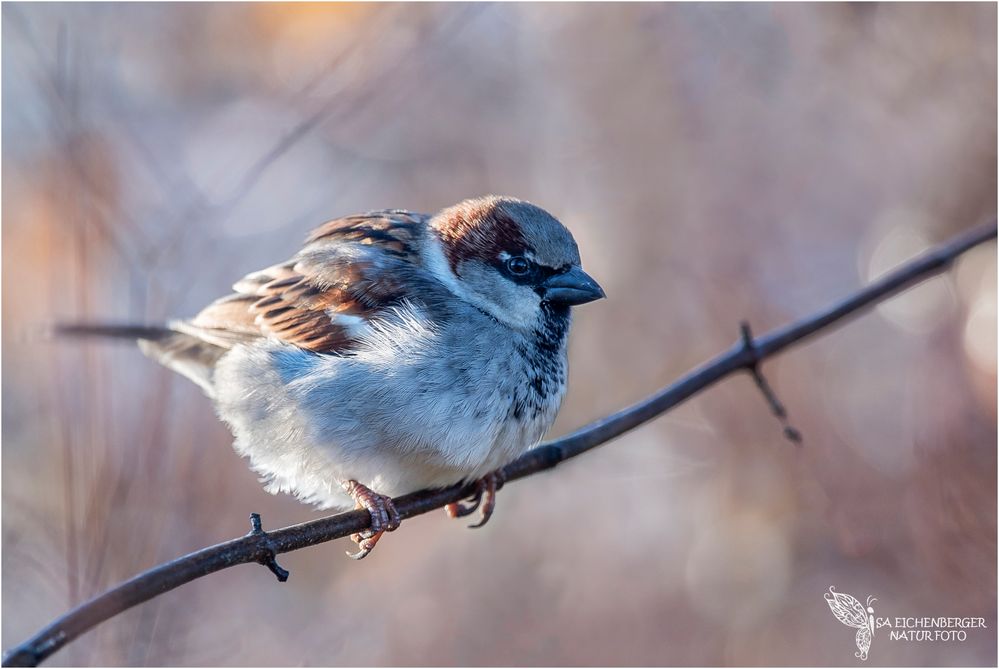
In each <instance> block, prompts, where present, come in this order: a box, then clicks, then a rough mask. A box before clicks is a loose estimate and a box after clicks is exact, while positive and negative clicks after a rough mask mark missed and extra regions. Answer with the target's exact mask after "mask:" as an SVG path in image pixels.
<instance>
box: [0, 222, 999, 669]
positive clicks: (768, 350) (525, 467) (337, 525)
mask: <svg viewBox="0 0 999 669" xmlns="http://www.w3.org/2000/svg"><path fill="white" fill-rule="evenodd" d="M995 236H996V222H995V220H994V219H993V220H992V221H991V222H989V223H988V224H986V225H984V226H982V227H978V228H974V229H972V230H969V231H968V232H965V233H963V234H961V235H958V236H956V237H954V238H953V239H952V240H950V241H948V242H947V243H945V244H942V245H941V246H939V247H937V248H936V249H934V250H932V251H930V252H928V253H926V254H924V255H922V256H920V257H918V258H915V259H914V260H911V261H909V262H907V263H905V264H903V265H902V266H900V267H898V268H897V269H895V270H893V271H892V272H889V273H888V274H886V275H884V276H883V277H881V278H880V279H878V280H877V281H875V282H873V283H871V284H869V285H868V286H866V287H864V288H862V289H861V290H858V291H857V292H855V293H854V294H852V295H850V296H849V297H847V298H846V299H844V300H842V301H841V302H837V303H836V304H833V305H831V306H830V307H828V308H826V309H824V310H822V311H819V312H817V313H816V314H813V315H812V316H808V317H806V318H803V319H801V320H799V321H795V322H793V323H790V324H788V325H786V326H784V327H782V328H778V329H777V330H774V331H773V332H770V333H768V334H765V335H763V336H762V337H752V336H751V334H750V333H748V331H746V332H745V333H744V337H743V338H742V339H741V340H740V341H739V342H738V343H736V344H735V345H734V346H733V347H732V348H731V349H730V350H729V351H728V352H726V353H723V354H721V355H719V356H717V357H715V358H714V359H713V360H711V361H709V362H707V363H705V364H704V365H702V366H700V367H698V368H697V369H694V370H693V371H691V372H689V373H687V374H686V375H685V376H683V377H681V378H680V379H679V380H677V381H676V382H675V383H672V384H670V385H669V386H666V387H665V388H663V389H662V390H660V391H659V392H657V393H656V394H654V395H652V396H651V397H649V398H647V399H645V400H643V401H642V402H639V403H638V404H635V405H633V406H631V407H628V408H627V409H623V410H622V411H619V412H617V413H615V414H613V415H611V416H608V417H606V418H602V419H600V420H598V421H596V422H594V423H591V424H590V425H587V426H586V427H584V428H582V429H580V430H577V431H576V432H573V433H572V434H569V435H567V436H565V437H562V438H561V439H557V440H555V441H552V442H549V443H547V444H542V445H541V446H539V447H537V448H535V449H533V450H531V451H529V452H527V453H525V454H524V455H523V456H522V457H520V458H518V459H517V460H515V461H514V462H512V463H510V464H509V465H507V466H506V467H505V468H504V469H503V475H504V478H505V480H506V482H510V481H515V480H517V479H520V478H524V477H526V476H530V475H531V474H535V473H537V472H540V471H544V470H546V469H551V468H553V467H555V466H556V465H557V464H559V463H560V462H563V461H565V460H568V459H569V458H573V457H576V456H577V455H580V454H581V453H585V452H586V451H588V450H590V449H592V448H595V447H597V446H599V445H601V444H604V443H606V442H608V441H610V440H611V439H614V438H615V437H617V436H619V435H621V434H623V433H625V432H627V431H628V430H631V429H633V428H635V427H638V426H639V425H641V424H643V423H645V422H647V421H649V420H651V419H653V418H655V417H656V416H659V415H660V414H662V413H663V412H665V411H666V410H668V409H671V408H672V407H675V406H677V405H678V404H680V403H681V402H683V401H685V400H687V399H688V398H690V397H691V396H692V395H694V394H695V393H697V392H700V391H701V390H704V389H705V388H707V387H709V386H711V385H713V384H715V383H717V382H718V381H719V380H721V379H722V378H724V377H726V376H728V375H730V374H732V373H734V372H737V371H742V370H746V371H750V372H752V370H753V369H755V368H757V367H758V365H759V364H760V363H761V362H762V361H763V360H765V359H767V358H769V357H772V356H774V355H776V354H777V353H779V352H780V351H782V350H784V349H786V348H788V347H790V346H792V345H793V344H797V343H798V342H801V341H803V340H804V339H806V338H808V337H810V336H811V335H813V334H816V333H817V332H820V331H822V330H825V329H826V328H829V327H830V326H832V325H833V324H838V323H839V322H841V321H843V320H845V319H846V318H847V317H850V316H854V315H857V314H858V313H860V312H861V311H862V310H864V309H866V308H869V307H871V306H873V305H875V304H877V303H878V302H881V301H883V300H885V299H887V298H888V297H890V296H891V295H894V294H896V293H898V292H900V291H902V290H904V289H906V288H909V287H911V286H913V285H915V284H917V283H919V282H920V281H923V280H924V279H927V278H929V277H930V276H933V275H935V274H938V273H940V272H942V271H943V270H944V269H946V268H947V267H949V266H950V265H951V263H952V262H953V261H954V259H955V258H957V257H958V256H959V255H961V254H962V253H964V252H965V251H967V250H968V249H970V248H972V247H973V246H976V245H978V244H981V243H983V242H985V241H988V240H990V239H993V238H995ZM746 337H748V341H747V339H746ZM767 387H768V388H769V386H767ZM771 392H772V391H771ZM778 406H779V403H778ZM475 489H476V488H475V484H474V483H469V484H467V485H455V486H452V487H450V488H446V489H444V490H426V491H421V492H415V493H412V494H409V495H405V496H403V497H399V498H398V499H396V500H395V506H396V509H398V511H399V515H400V516H401V517H402V518H403V519H406V518H412V517H413V516H417V515H420V514H423V513H427V512H428V511H433V510H434V509H439V508H441V507H443V506H444V505H445V504H450V503H452V502H458V501H461V500H463V499H466V498H468V497H469V496H471V495H473V493H474V492H475ZM370 522H371V517H370V516H369V515H368V513H367V511H364V510H358V511H351V512H348V513H341V514H337V515H335V516H329V517H327V518H321V519H319V520H314V521H310V522H308V523H302V524H300V525H293V526H291V527H285V528H282V529H279V530H274V531H272V532H264V531H263V530H262V529H260V524H259V516H256V517H255V518H254V519H253V520H252V526H253V530H252V531H251V532H250V533H249V534H247V535H246V536H244V537H241V538H239V539H233V540H232V541H227V542H225V543H221V544H217V545H215V546H211V547H209V548H204V549H202V550H199V551H195V552H194V553H190V554H188V555H185V556H184V557H181V558H177V559H176V560H173V561H172V562H167V563H166V564H162V565H160V566H158V567H154V568H152V569H150V570H149V571H146V572H143V573H141V574H139V575H138V576H135V577H134V578H132V579H130V580H128V581H125V582H124V583H122V584H121V585H119V586H117V587H116V588H113V589H112V590H109V591H107V592H105V593H104V594H102V595H100V596H98V597H95V598H94V599H92V600H90V601H89V602H86V603H85V604H83V605H81V606H79V607H77V608H76V609H74V610H72V611H70V612H69V613H67V614H65V615H63V616H62V617H60V618H58V619H57V620H55V621H54V622H52V623H51V624H50V625H48V626H47V627H46V628H45V629H43V630H42V631H40V632H39V633H38V634H36V635H35V636H33V637H32V638H30V639H28V640H27V641H25V642H24V643H22V644H20V645H19V646H17V647H15V648H13V649H11V650H10V651H9V652H8V653H7V654H6V655H5V656H4V659H3V666H34V665H37V664H38V663H39V662H41V661H42V660H44V659H45V658H47V657H49V656H50V655H52V654H53V653H55V652H56V651H57V650H59V649H60V648H62V647H63V646H65V645H66V644H67V643H69V642H70V641H72V640H73V639H75V638H77V637H78V636H80V635H81V634H83V633H84V632H86V631H88V630H90V629H92V628H93V627H95V626H97V625H98V624H100V623H101V622H103V621H105V620H107V619H109V618H111V617H112V616H115V615H117V614H119V613H121V612H122V611H125V610H126V609H129V608H131V607H133V606H135V605H136V604H141V603H142V602H145V601H147V600H149V599H152V598H153V597H155V596H157V595H160V594H162V593H164V592H166V591H168V590H172V589H174V588H176V587H178V586H181V585H183V584H185V583H189V582H190V581H193V580H195V579H197V578H201V577H202V576H207V575H208V574H211V573H214V572H216V571H220V570H222V569H227V568H229V567H232V566H235V565H237V564H246V563H252V562H259V563H261V564H264V565H266V566H268V568H270V569H271V571H273V572H274V573H275V574H276V575H277V576H278V579H279V580H283V578H282V575H283V576H284V578H286V577H287V572H286V571H284V570H283V569H281V568H280V567H278V566H277V563H276V562H275V555H277V554H279V553H287V552H289V551H294V550H298V549H300V548H305V547H307V546H315V545H316V544H321V543H324V542H327V541H332V540H333V539H339V538H341V537H346V536H349V535H351V534H353V533H355V532H360V531H361V530H364V529H366V528H367V527H368V525H369V524H370Z"/></svg>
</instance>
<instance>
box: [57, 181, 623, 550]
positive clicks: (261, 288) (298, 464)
mask: <svg viewBox="0 0 999 669" xmlns="http://www.w3.org/2000/svg"><path fill="white" fill-rule="evenodd" d="M233 290H234V293H233V294H231V295H229V296H227V297H223V298H221V299H219V300H217V301H215V302H213V303H212V304H210V305H208V307H206V308H205V309H204V310H203V311H201V313H199V314H198V315H197V316H195V317H194V318H192V319H190V320H181V321H173V322H171V323H169V325H168V327H166V328H118V327H114V326H103V327H102V326H70V327H67V328H63V331H65V332H76V333H91V334H95V333H96V334H106V335H118V336H129V337H138V338H139V345H140V346H141V348H142V350H143V351H144V352H145V353H146V354H147V355H148V356H150V357H151V358H153V359H155V360H157V361H158V362H160V363H162V364H163V365H165V366H167V367H169V368H170V369H173V370H174V371H176V372H179V373H180V374H182V375H184V376H186V377H188V378H189V379H191V380H192V381H194V382H195V383H197V384H198V385H199V386H201V388H202V389H204V391H205V392H206V393H207V394H208V395H209V397H211V398H212V400H213V401H214V403H215V407H216V410H217V412H218V415H219V417H220V418H221V419H222V420H223V421H225V422H226V423H227V424H228V425H229V427H230V428H231V429H232V432H233V434H234V435H235V443H234V447H235V449H236V451H237V452H238V453H239V454H241V455H243V456H245V457H247V458H248V459H249V461H250V466H251V467H252V468H253V469H254V471H256V472H258V473H259V474H261V475H262V477H263V481H264V482H265V483H266V489H267V490H268V491H270V492H272V493H277V492H279V491H280V492H290V493H293V494H294V495H296V496H297V497H298V498H299V499H301V500H302V501H303V502H307V503H311V504H314V505H316V506H317V507H318V508H320V509H328V508H349V507H351V506H355V505H356V507H358V508H361V507H363V508H366V509H367V510H368V511H369V513H370V514H371V527H370V529H369V530H367V531H365V532H363V533H361V534H360V535H355V536H354V537H353V539H354V541H355V542H356V543H357V544H358V546H359V549H360V550H359V551H358V552H357V553H354V554H352V555H351V554H350V553H348V555H351V557H354V558H355V559H360V558H363V557H364V556H365V555H367V554H368V553H370V551H371V549H372V548H374V546H375V544H376V543H377V541H378V539H379V538H380V537H381V536H382V534H383V533H384V532H385V531H391V530H394V529H396V528H397V527H398V526H399V515H398V513H397V512H396V510H395V507H394V506H393V504H392V497H396V496H399V495H403V494H406V493H410V492H414V491H416V490H421V489H424V488H434V487H445V486H449V485H452V484H455V483H458V482H468V481H478V493H477V494H476V497H475V500H474V503H473V504H472V505H471V506H465V505H457V504H452V505H448V507H447V509H446V510H447V511H448V514H449V515H450V516H452V517H456V516H462V515H467V514H468V513H471V512H472V511H474V510H475V509H476V508H480V510H481V513H482V520H481V522H480V523H479V525H481V524H484V523H485V522H486V521H487V520H488V519H489V515H490V514H491V512H492V509H493V505H494V503H495V492H496V487H497V485H501V484H502V481H500V480H499V477H498V474H497V471H498V470H499V469H500V468H501V467H503V466H504V465H506V464H507V463H509V462H511V461H512V460H514V459H515V458H516V457H517V456H519V455H520V454H522V453H523V452H524V451H526V450H528V449H530V448H532V447H534V446H535V445H537V444H538V443H539V442H540V440H541V437H542V436H543V435H544V434H545V432H546V431H547V430H548V428H549V427H550V426H551V424H552V423H553V422H554V420H555V415H556V413H557V412H558V408H559V405H560V404H561V402H562V398H563V396H564V394H565V388H566V366H567V361H566V338H567V334H568V331H569V323H570V307H572V306H574V305H579V304H584V303H586V302H591V301H593V300H596V299H599V298H601V297H604V292H603V290H602V289H601V288H600V286H599V285H598V284H597V283H596V282H595V281H594V280H593V279H592V278H591V277H590V276H588V275H587V274H586V273H585V272H583V270H582V269H581V268H580V259H579V251H578V249H577V247H576V242H575V241H574V240H573V237H572V235H571V234H570V233H569V231H568V230H567V229H566V228H565V227H564V226H563V225H562V224H561V223H559V221H558V220H556V219H555V218H554V217H553V216H552V215H551V214H549V213H548V212H546V211H544V210H543V209H541V208H539V207H536V206H534V205H533V204H530V203H527V202H523V201H520V200H516V199H513V198H505V197H495V196H490V197H484V198H480V199H472V200H466V201H464V202H461V203H459V204H457V205H454V206H453V207H450V208H447V209H444V210H443V211H441V212H439V213H438V214H436V215H434V216H428V215H424V214H416V213H411V212H408V211H402V210H395V209H393V210H384V211H375V212H371V213H368V214H362V215H357V216H348V217H346V218H340V219H336V220H334V221H330V222H329V223H326V224H325V225H323V226H321V227H319V228H318V229H316V230H315V231H314V232H313V233H312V234H311V235H310V236H309V237H308V240H307V242H306V244H305V246H304V248H303V249H302V250H301V251H299V253H298V254H297V255H295V256H294V257H293V258H291V259H290V260H288V261H287V262H284V263H281V264H278V265H274V266H273V267H269V268H267V269H265V270H261V271H259V272H254V273H252V274H249V275H247V276H246V277H244V278H243V279H242V280H240V281H239V282H237V283H236V284H235V286H233Z"/></svg>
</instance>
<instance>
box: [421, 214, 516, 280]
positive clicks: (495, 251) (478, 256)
mask: <svg viewBox="0 0 999 669" xmlns="http://www.w3.org/2000/svg"><path fill="white" fill-rule="evenodd" d="M432 226H433V227H434V229H435V230H437V234H438V235H440V238H441V241H442V242H443V246H444V255H445V256H446V257H447V260H448V263H449V264H450V265H451V271H452V272H454V273H455V274H458V267H459V265H460V264H461V263H463V262H466V261H468V260H481V261H483V262H488V263H491V262H493V261H495V260H496V258H497V256H499V254H500V253H501V252H503V251H506V252H507V253H510V254H511V255H517V254H519V253H522V252H523V251H524V250H525V249H527V248H528V245H527V241H526V240H525V239H524V235H523V232H522V231H521V227H520V224H518V223H517V222H516V221H515V220H514V219H513V218H512V217H511V216H510V215H509V214H508V213H507V212H506V211H505V210H504V209H503V200H502V199H500V198H495V197H490V198H483V199H480V200H466V201H464V202H460V203H458V204H456V205H455V206H453V207H450V208H449V209H445V210H444V211H442V212H441V213H440V214H438V215H437V216H435V217H434V220H433V222H432Z"/></svg>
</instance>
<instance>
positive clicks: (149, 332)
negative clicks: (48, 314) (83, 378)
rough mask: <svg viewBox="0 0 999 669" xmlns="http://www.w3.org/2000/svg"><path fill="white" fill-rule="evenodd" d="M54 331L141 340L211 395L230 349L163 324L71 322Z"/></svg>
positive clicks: (147, 351)
mask: <svg viewBox="0 0 999 669" xmlns="http://www.w3.org/2000/svg"><path fill="white" fill-rule="evenodd" d="M52 332H53V334H55V335H56V336H67V337H104V338H108V339H131V340H138V344H139V349H141V350H142V352H143V353H145V354H146V355H147V356H148V357H150V358H152V359H153V360H155V361H156V362H158V363H160V364H161V365H163V366H164V367H167V368H169V369H172V370H173V371H175V372H177V373H178V374H180V375H182V376H186V377H187V378H189V379H190V380H191V381H194V382H195V383H196V384H198V385H199V386H201V389H202V390H204V391H205V393H207V394H208V396H209V397H212V396H214V394H215V387H214V384H213V382H212V377H213V375H214V371H215V363H216V362H218V360H219V358H221V357H222V355H223V354H224V353H225V352H226V351H227V350H228V349H225V348H222V347H221V346H216V345H215V344H210V343H208V342H206V341H204V340H203V339H200V338H198V337H196V336H194V335H192V334H188V333H186V332H178V331H177V330H174V329H172V328H170V327H167V326H163V325H127V324H122V325H117V324H100V323H69V324H61V325H57V326H55V327H54V328H53V329H52Z"/></svg>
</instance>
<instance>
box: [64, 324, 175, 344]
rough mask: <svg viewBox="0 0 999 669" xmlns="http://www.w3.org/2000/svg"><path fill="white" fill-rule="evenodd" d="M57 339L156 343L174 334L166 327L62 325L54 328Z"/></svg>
mask: <svg viewBox="0 0 999 669" xmlns="http://www.w3.org/2000/svg"><path fill="white" fill-rule="evenodd" d="M52 334H54V335H55V336H57V337H106V338H109V339H149V340H151V341H156V340H158V339H163V338H165V337H169V336H170V335H172V334H174V330H171V329H170V328H168V327H166V326H164V325H131V324H121V325H118V324H111V323H60V324H58V325H56V326H54V327H53V328H52Z"/></svg>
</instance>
